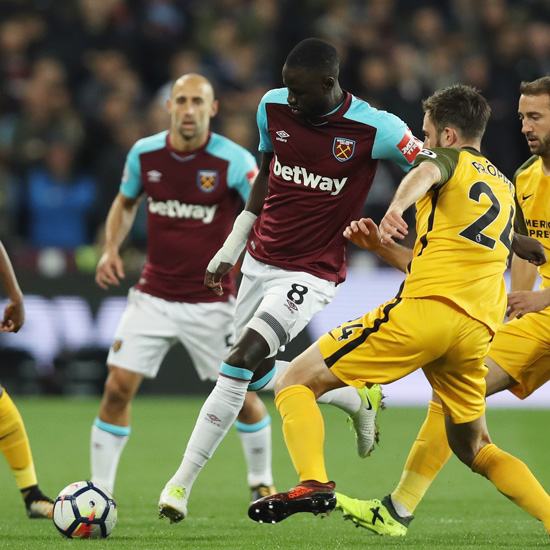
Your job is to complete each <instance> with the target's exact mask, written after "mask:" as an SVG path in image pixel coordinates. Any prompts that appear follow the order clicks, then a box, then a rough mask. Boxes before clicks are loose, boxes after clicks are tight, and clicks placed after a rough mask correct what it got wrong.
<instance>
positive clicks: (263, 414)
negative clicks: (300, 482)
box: [235, 391, 275, 502]
mask: <svg viewBox="0 0 550 550" xmlns="http://www.w3.org/2000/svg"><path fill="white" fill-rule="evenodd" d="M235 426H236V428H237V433H238V434H239V438H240V440H241V444H242V447H243V451H244V455H245V458H246V463H247V466H248V475H247V480H248V485H249V487H250V501H251V502H254V501H255V500H258V499H259V498H262V497H265V496H268V495H272V494H273V493H275V487H274V486H273V472H272V469H271V417H270V415H269V414H268V412H267V409H266V407H265V405H264V403H263V402H262V400H261V399H260V398H259V397H258V394H257V393H256V392H250V391H249V392H248V393H247V394H246V397H245V400H244V404H243V408H242V409H241V412H240V413H239V415H238V416H237V421H236V422H235Z"/></svg>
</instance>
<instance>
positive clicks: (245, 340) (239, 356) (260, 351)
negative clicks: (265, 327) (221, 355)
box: [224, 328, 269, 372]
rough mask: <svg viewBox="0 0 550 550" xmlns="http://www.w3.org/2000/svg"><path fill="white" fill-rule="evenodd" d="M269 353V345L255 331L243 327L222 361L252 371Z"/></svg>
mask: <svg viewBox="0 0 550 550" xmlns="http://www.w3.org/2000/svg"><path fill="white" fill-rule="evenodd" d="M268 355H269V345H268V344H267V342H266V341H265V339H264V338H263V337H262V336H261V335H260V334H258V333H257V332H256V331H254V330H251V329H247V328H245V329H244V331H243V332H242V334H241V336H240V337H239V339H238V340H237V342H235V344H234V346H233V347H232V348H231V350H230V352H229V353H228V354H227V356H226V358H225V360H224V362H225V363H227V364H228V365H231V366H233V367H239V368H242V369H247V370H250V371H252V372H254V371H255V370H256V369H257V367H258V365H259V364H260V363H261V362H262V361H263V360H264V359H265V358H266V357H267V356H268Z"/></svg>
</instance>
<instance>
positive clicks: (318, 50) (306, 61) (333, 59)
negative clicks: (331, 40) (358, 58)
mask: <svg viewBox="0 0 550 550" xmlns="http://www.w3.org/2000/svg"><path fill="white" fill-rule="evenodd" d="M285 65H286V66H287V67H289V68H292V69H308V70H314V71H319V72H323V73H327V74H329V75H330V76H334V77H336V76H338V71H339V67H340V56H339V55H338V52H337V51H336V48H335V47H334V46H331V45H330V44H328V43H327V42H324V41H323V40H319V39H318V38H306V39H305V40H302V41H301V42H299V43H298V44H296V46H294V48H293V49H292V51H291V52H290V53H289V54H288V56H287V58H286V61H285Z"/></svg>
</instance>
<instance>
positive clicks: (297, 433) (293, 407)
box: [275, 386, 328, 483]
mask: <svg viewBox="0 0 550 550" xmlns="http://www.w3.org/2000/svg"><path fill="white" fill-rule="evenodd" d="M275 405H276V406H277V410H278V411H279V413H280V414H281V417H282V419H283V435H284V438H285V442H286V446H287V448H288V452H289V454H290V458H291V459H292V463H293V464H294V468H295V469H296V471H297V472H298V475H299V477H300V481H306V480H308V479H315V480H317V481H320V482H321V483H326V482H327V481H328V478H327V473H326V468H325V457H324V450H323V444H324V441H325V424H324V422H323V415H322V414H321V411H320V410H319V406H318V405H317V403H316V401H315V395H314V394H313V392H312V391H311V390H310V389H309V388H306V387H305V386H290V387H288V388H285V389H284V390H283V391H281V392H280V393H279V394H278V395H277V397H276V398H275Z"/></svg>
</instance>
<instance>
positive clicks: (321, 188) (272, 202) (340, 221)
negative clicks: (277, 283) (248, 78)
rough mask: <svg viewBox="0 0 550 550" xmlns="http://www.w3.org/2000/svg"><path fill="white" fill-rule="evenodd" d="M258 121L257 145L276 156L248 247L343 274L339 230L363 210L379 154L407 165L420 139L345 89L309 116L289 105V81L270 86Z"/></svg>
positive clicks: (285, 265) (328, 274) (329, 276)
mask: <svg viewBox="0 0 550 550" xmlns="http://www.w3.org/2000/svg"><path fill="white" fill-rule="evenodd" d="M257 121H258V128H259V131H260V147H259V149H260V151H261V152H264V153H273V155H274V156H273V161H272V164H271V174H270V178H269V190H268V196H267V198H266V202H265V204H264V208H263V210H262V213H261V215H260V217H259V218H258V220H257V221H256V223H255V225H254V227H253V229H252V232H251V236H250V239H249V243H248V251H249V253H250V254H251V255H252V256H253V257H254V258H256V259H257V260H259V261H261V262H264V263H267V264H270V265H274V266H276V267H279V268H282V269H287V270H291V271H306V272H308V273H311V274H313V275H315V276H317V277H321V278H323V279H326V280H329V281H335V282H341V281H343V280H344V279H345V275H346V268H345V248H346V242H347V241H346V239H345V238H344V237H343V235H342V232H343V230H344V229H345V227H346V226H347V225H348V224H349V222H350V221H351V220H353V219H357V218H358V217H359V216H360V214H361V208H362V206H363V204H364V202H365V199H366V198H367V195H368V193H369V190H370V187H371V185H372V181H373V179H374V175H375V173H376V168H377V166H378V162H379V160H380V159H388V160H392V161H394V162H396V163H397V164H399V165H400V166H401V167H402V168H403V170H405V171H407V170H408V169H409V168H410V167H411V165H412V162H413V161H414V159H415V156H416V153H417V152H418V151H420V149H421V148H422V143H421V142H420V140H418V139H416V138H415V137H414V136H413V135H412V133H411V131H410V130H409V129H408V128H407V125H406V124H405V123H404V122H403V121H402V120H400V119H399V118H398V117H396V116H395V115H392V114H390V113H387V112H385V111H379V110H377V109H375V108H373V107H371V106H370V105H369V104H368V103H366V102H365V101H363V100H361V99H358V98H356V97H354V96H353V95H351V94H350V93H347V92H346V97H345V100H344V102H343V104H342V105H341V106H340V107H339V108H338V109H337V110H335V111H334V112H332V113H330V114H328V115H327V116H325V117H319V118H316V119H315V120H314V121H310V120H306V119H303V118H301V117H300V116H298V115H296V114H295V113H294V112H293V111H292V109H291V108H290V107H289V106H288V103H287V90H286V88H280V89H276V90H271V91H269V92H268V93H267V94H266V95H265V96H264V97H263V99H262V101H261V103H260V105H259V107H258V115H257Z"/></svg>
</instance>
